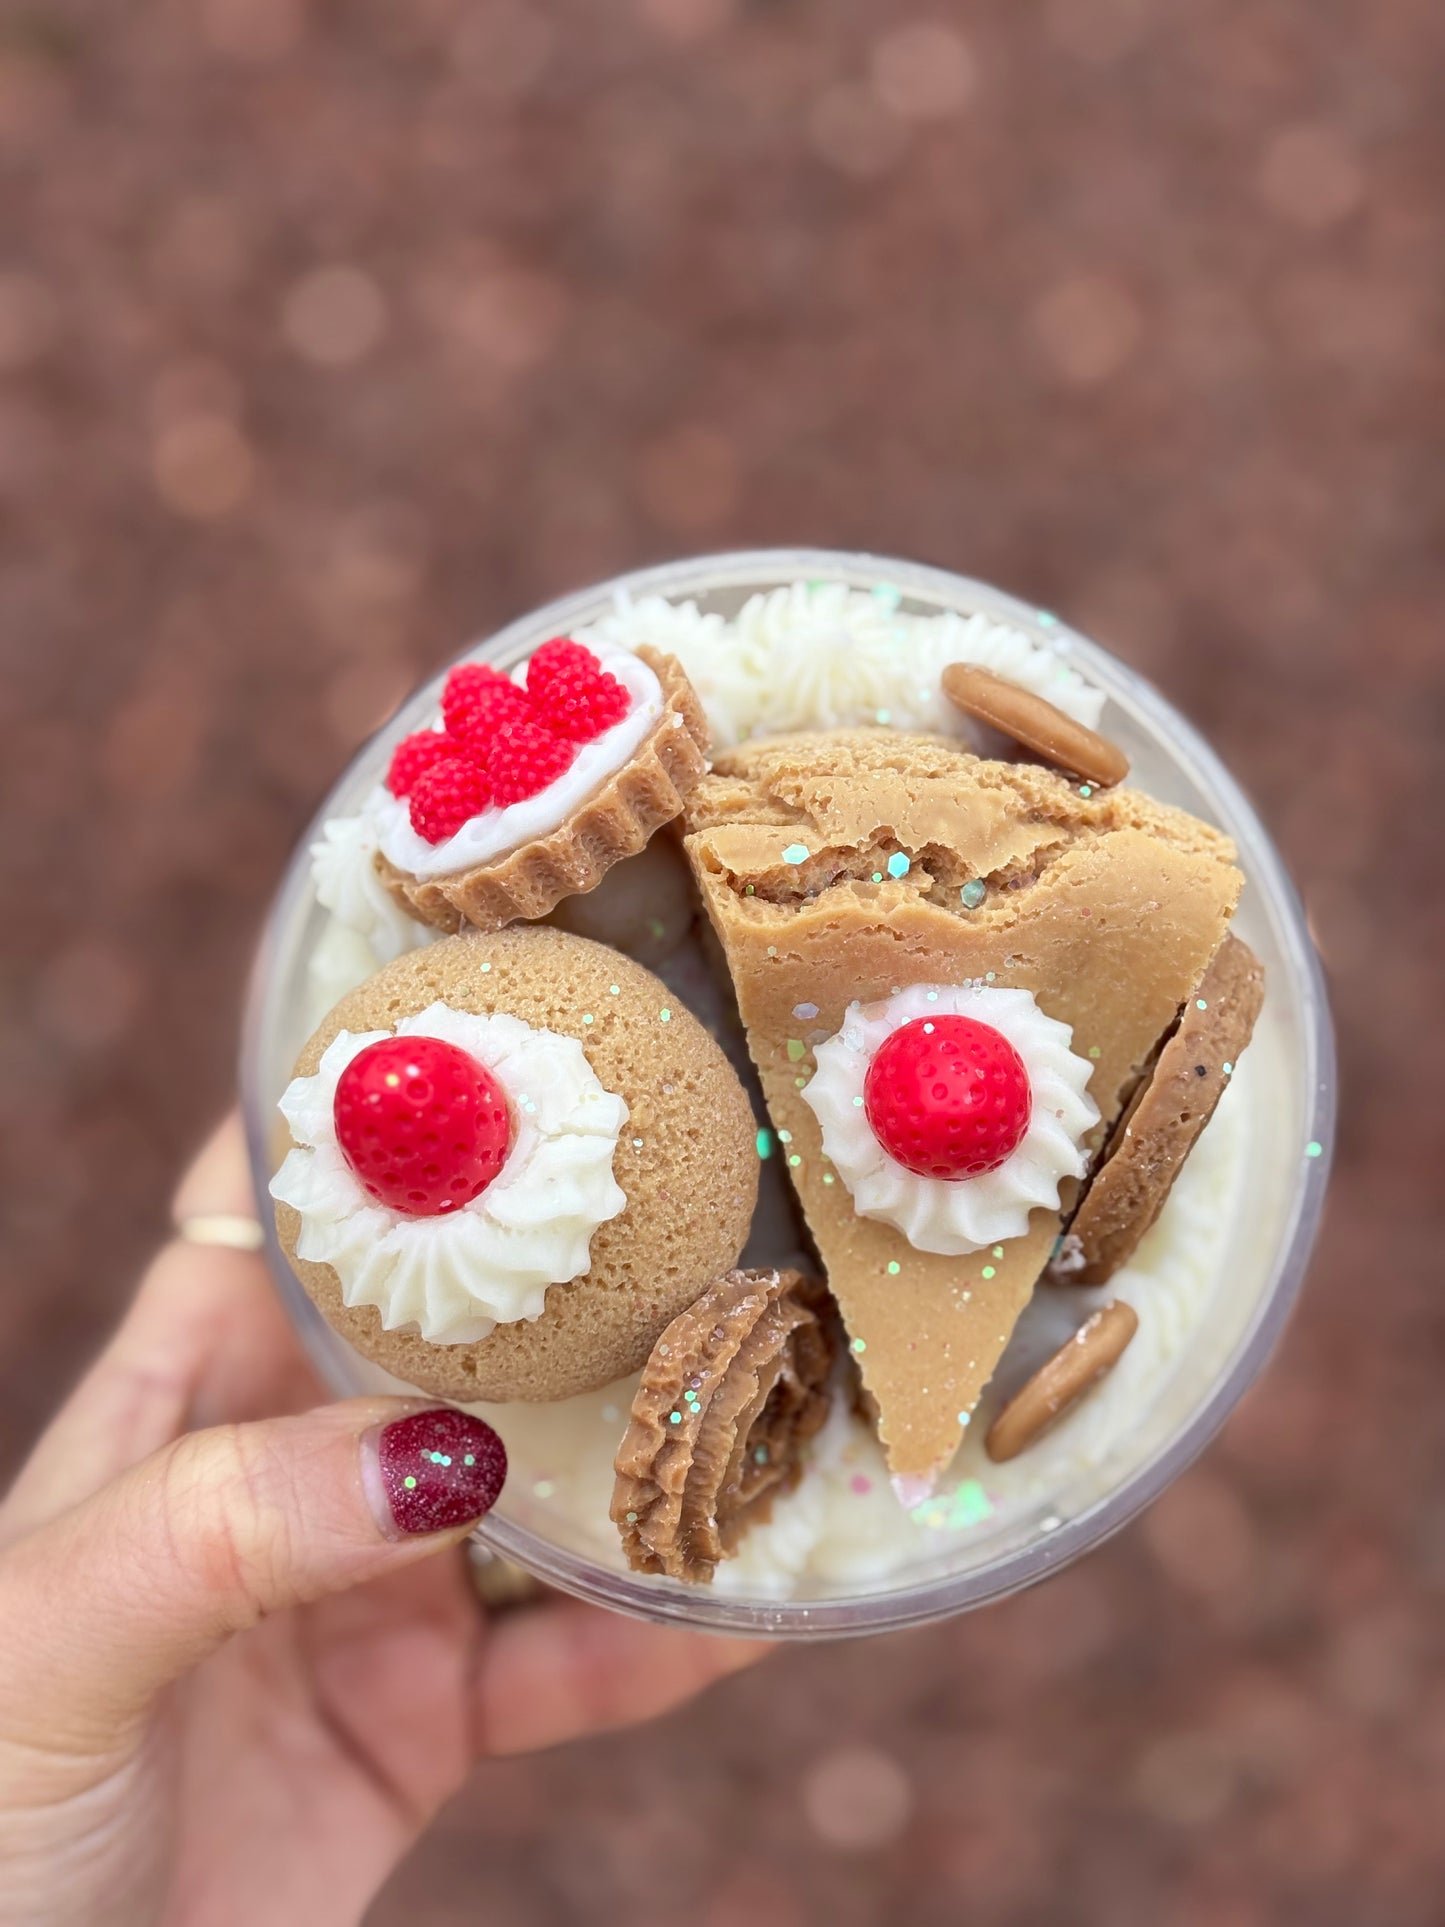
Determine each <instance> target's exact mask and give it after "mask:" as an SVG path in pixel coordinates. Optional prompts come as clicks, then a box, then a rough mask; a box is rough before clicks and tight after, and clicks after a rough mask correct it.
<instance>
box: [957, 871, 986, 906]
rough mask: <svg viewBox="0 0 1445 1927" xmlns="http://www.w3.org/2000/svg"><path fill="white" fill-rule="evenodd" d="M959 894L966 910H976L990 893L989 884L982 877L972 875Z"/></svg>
mask: <svg viewBox="0 0 1445 1927" xmlns="http://www.w3.org/2000/svg"><path fill="white" fill-rule="evenodd" d="M958 894H959V896H960V897H961V898H962V900H963V907H964V909H965V910H976V909H977V908H978V906H979V905H980V904H981V903H982V902H983V900H984V898H985V897H986V896H987V895H988V885H987V884H986V883H985V882H984V880H983V878H982V877H970V879H969V880H968V882H967V883H965V884H964V886H963V887H962V889H961V890H960V891H959V893H958Z"/></svg>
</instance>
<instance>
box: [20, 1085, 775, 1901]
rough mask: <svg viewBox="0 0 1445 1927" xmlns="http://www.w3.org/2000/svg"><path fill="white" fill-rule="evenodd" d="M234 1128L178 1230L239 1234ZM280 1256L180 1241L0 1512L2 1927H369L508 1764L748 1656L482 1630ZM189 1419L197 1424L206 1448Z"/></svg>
mask: <svg viewBox="0 0 1445 1927" xmlns="http://www.w3.org/2000/svg"><path fill="white" fill-rule="evenodd" d="M252 1208H253V1207H252V1202H251V1194H250V1189H249V1185H248V1180H247V1174H246V1167H245V1160H244V1156H243V1152H242V1146H241V1137H240V1132H239V1129H238V1128H237V1126H236V1125H235V1123H234V1122H232V1123H229V1124H227V1125H226V1126H225V1127H224V1129H223V1130H222V1131H221V1132H220V1133H219V1135H218V1136H217V1137H216V1138H215V1139H214V1140H213V1141H212V1143H211V1144H210V1145H209V1146H208V1147H207V1149H206V1150H205V1151H204V1152H203V1153H202V1155H201V1157H200V1159H199V1160H198V1162H197V1164H196V1165H195V1167H194V1168H193V1169H192V1171H191V1172H190V1174H189V1176H188V1177H187V1178H186V1180H185V1182H184V1184H183V1185H182V1187H181V1191H180V1194H179V1198H178V1200H177V1216H178V1218H180V1219H185V1218H187V1217H192V1216H199V1215H202V1214H212V1213H232V1214H240V1215H246V1214H249V1213H250V1212H251V1210H252ZM317 1397H318V1387H317V1385H316V1383H315V1381H314V1379H313V1378H312V1376H311V1373H310V1371H309V1369H308V1367H307V1365H306V1362H305V1360H304V1358H303V1357H302V1355H301V1353H300V1351H299V1350H298V1347H297V1345H296V1341H295V1339H294V1337H293V1335H292V1332H291V1329H290V1326H289V1324H288V1323H287V1320H286V1317H285V1315H284V1313H283V1312H282V1309H281V1307H280V1304H279V1302H278V1301H277V1298H276V1296H275V1294H274V1292H273V1291H272V1289H271V1287H270V1284H269V1281H268V1278H267V1274H266V1270H265V1266H264V1264H263V1262H262V1260H261V1259H260V1258H259V1257H258V1256H256V1255H254V1254H252V1253H248V1252H243V1251H237V1250H229V1249H225V1248H221V1247H217V1246H210V1245H204V1246H203V1245H196V1244H187V1243H180V1242H177V1243H174V1244H172V1245H170V1246H168V1247H167V1248H166V1249H165V1250H164V1251H163V1252H162V1253H161V1254H160V1256H159V1257H158V1258H157V1259H156V1261H155V1263H154V1264H153V1265H152V1267H151V1269H150V1271H149V1273H148V1274H147V1276H146V1279H145V1281H144V1283H143V1284H142V1286H141V1289H140V1292H139V1295H138V1296H137V1298H136V1301H135V1303H134V1304H133V1305H132V1307H131V1309H130V1312H129V1314H128V1315H127V1317H126V1319H125V1322H124V1324H123V1325H122V1326H121V1329H120V1331H119V1332H118V1333H117V1334H116V1336H115V1338H114V1339H113V1340H112V1341H111V1344H110V1345H109V1347H108V1348H107V1350H106V1351H105V1353H104V1355H103V1356H102V1357H101V1359H100V1360H99V1362H98V1363H97V1364H96V1365H95V1366H94V1368H93V1369H92V1370H91V1371H90V1373H89V1375H88V1376H87V1377H86V1378H85V1379H84V1381H83V1382H82V1383H81V1385H80V1387H79V1388H78V1390H77V1391H76V1392H75V1393H74V1394H73V1396H72V1397H71V1399H70V1401H69V1403H68V1404H67V1405H66V1406H65V1407H64V1409H63V1410H62V1411H61V1412H60V1414H59V1416H58V1417H57V1418H56V1419H55V1421H54V1422H53V1424H52V1425H51V1427H50V1429H49V1431H48V1432H47V1433H46V1434H45V1436H44V1437H43V1438H42V1439H41V1441H40V1443H39V1445H38V1446H37V1447H36V1449H35V1452H34V1454H33V1455H32V1457H31V1459H30V1461H29V1463H28V1464H27V1465H26V1467H25V1469H24V1470H23V1471H22V1472H21V1474H20V1477H19V1479H18V1480H17V1481H16V1484H15V1486H14V1489H13V1490H12V1492H11V1493H10V1495H9V1497H8V1499H7V1500H6V1501H5V1503H4V1505H3V1507H0V1922H6V1923H11V1922H22V1921H23V1922H26V1923H33V1922H41V1921H43V1922H44V1923H45V1927H71V1924H72V1923H74V1927H82V1924H83V1927H106V1923H112V1922H120V1923H124V1924H125V1927H140V1924H141V1923H150V1922H162V1923H170V1927H236V1924H237V1923H240V1922H247V1923H250V1922H258V1923H259V1922H262V1921H264V1922H265V1923H266V1927H291V1923H293V1922H294V1923H297V1924H298V1927H300V1923H305V1927H329V1924H330V1923H338V1927H340V1924H341V1923H347V1924H349V1923H354V1922H356V1921H357V1920H359V1919H360V1917H361V1915H362V1914H363V1912H364V1911H365V1908H366V1906H367V1903H368V1901H369V1900H370V1898H371V1896H372V1895H373V1894H374V1893H375V1892H376V1890H377V1888H379V1887H380V1886H381V1884H382V1882H383V1881H384V1880H385V1879H386V1877H387V1875H388V1874H389V1872H390V1871H391V1869H392V1867H393V1866H394V1865H395V1864H396V1862H397V1861H398V1860H399V1859H400V1858H401V1856H402V1855H403V1854H404V1853H405V1852H406V1850H407V1848H408V1847H409V1846H410V1845H411V1843H412V1841H413V1840H415V1839H416V1837H417V1835H418V1834H419V1833H420V1832H421V1831H422V1829H423V1828H424V1827H425V1826H426V1825H427V1823H428V1821H429V1820H430V1819H431V1817H432V1815H433V1814H434V1813H435V1812H436V1810H437V1808H438V1807H439V1806H440V1805H441V1803H442V1802H443V1801H444V1800H446V1799H447V1798H448V1797H449V1796H450V1795H451V1794H452V1793H453V1792H455V1791H456V1789H457V1788H458V1787H459V1786H460V1784H461V1782H462V1780H463V1779H464V1778H465V1776H466V1774H467V1771H468V1769H469V1768H470V1766H471V1765H472V1763H473V1762H474V1761H475V1760H477V1759H478V1758H480V1757H481V1756H483V1755H486V1754H498V1753H511V1752H517V1751H522V1750H525V1749H528V1748H533V1747H540V1746H548V1745H552V1744H554V1743H555V1742H557V1741H559V1740H565V1739H570V1738H572V1737H574V1736H575V1735H578V1734H583V1733H590V1732H596V1731H598V1730H601V1729H604V1728H607V1727H610V1726H618V1725H625V1724H627V1723H629V1722H631V1721H635V1720H641V1719H646V1718H648V1717H649V1716H650V1715H652V1714H655V1713H660V1712H662V1711H664V1710H665V1709H667V1708H668V1707H671V1706H675V1705H676V1704H677V1703H678V1702H679V1701H681V1700H684V1699H686V1698H687V1697H688V1696H689V1695H690V1694H692V1693H695V1692H697V1691H698V1690H699V1689H700V1688H702V1687H703V1686H705V1685H707V1683H708V1682H709V1681H710V1680H713V1679H716V1678H718V1677H719V1676H720V1675H722V1674H724V1673H728V1672H731V1671H733V1670H734V1669H735V1668H737V1667H739V1666H742V1665H745V1664H746V1663H747V1662H748V1661H749V1660H751V1659H754V1658H756V1657H757V1655H758V1653H759V1650H760V1649H759V1647H758V1646H757V1645H756V1644H754V1643H751V1642H745V1641H729V1640H721V1639H715V1638H711V1637H707V1636H703V1635H697V1634H688V1633H684V1632H680V1631H673V1630H664V1629H661V1628H655V1627H648V1626H645V1625H642V1624H640V1623H638V1622H636V1621H633V1620H629V1619H624V1618H621V1617H619V1616H617V1615H615V1614H611V1613H606V1612H602V1611H598V1610H596V1609H594V1608H590V1607H585V1606H581V1605H577V1604H574V1603H573V1602H571V1601H565V1600H556V1601H553V1602H551V1603H548V1604H545V1605H539V1606H536V1607H532V1608H527V1609H524V1610H521V1611H518V1612H515V1613H512V1614H509V1615H506V1616H504V1617H502V1618H500V1619H499V1620H497V1621H496V1622H494V1623H491V1624H489V1623H487V1621H486V1620H485V1619H484V1617H483V1615H482V1613H481V1612H480V1610H479V1608H478V1605H477V1602H476V1600H475V1598H474V1596H473V1595H472V1591H471V1587H470V1584H469V1581H468V1578H467V1574H466V1570H465V1564H464V1555H463V1554H462V1552H461V1551H460V1545H461V1541H462V1540H463V1538H464V1537H465V1535H466V1532H467V1530H468V1526H467V1524H466V1523H462V1524H458V1525H454V1526H452V1527H450V1529H448V1530H445V1531H441V1532H430V1533H427V1534H426V1535H425V1536H421V1537H417V1536H407V1535H406V1534H404V1533H402V1532H400V1531H399V1530H398V1528H397V1523H396V1520H395V1518H394V1516H392V1515H391V1514H390V1512H389V1509H388V1506H387V1504H386V1500H385V1493H384V1487H383V1481H382V1480H381V1479H380V1478H379V1477H378V1470H379V1464H380V1461H379V1457H378V1447H377V1439H378V1435H379V1431H380V1428H382V1427H384V1426H385V1425H386V1424H387V1423H389V1422H391V1421H393V1420H395V1419H396V1418H397V1417H398V1415H405V1414H407V1413H411V1412H414V1411H416V1410H417V1404H416V1402H415V1401H412V1402H407V1401H403V1400H394V1399H356V1400H352V1401H350V1402H349V1403H346V1404H341V1405H322V1406H320V1407H319V1408H315V1409H309V1410H308V1409H307V1407H308V1406H312V1407H314V1405H315V1401H316V1399H317ZM195 1427H206V1428H208V1429H205V1430H195V1429H192V1428H195Z"/></svg>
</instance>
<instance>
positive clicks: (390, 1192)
mask: <svg viewBox="0 0 1445 1927" xmlns="http://www.w3.org/2000/svg"><path fill="white" fill-rule="evenodd" d="M332 1115H333V1117H334V1119H335V1123H336V1141H337V1143H338V1144H339V1145H340V1146H341V1151H342V1154H343V1156H344V1157H345V1159H346V1162H347V1163H348V1164H349V1165H350V1166H351V1168H352V1170H353V1171H354V1172H355V1173H356V1175H357V1177H358V1178H359V1179H360V1180H361V1185H362V1189H363V1190H364V1191H365V1192H366V1193H367V1195H368V1196H369V1197H373V1198H375V1199H376V1201H377V1202H378V1203H379V1204H384V1205H387V1206H389V1207H390V1209H391V1210H393V1211H402V1212H405V1213H406V1214H407V1216H408V1217H413V1218H433V1217H437V1216H439V1215H440V1214H441V1213H443V1212H447V1211H458V1210H460V1209H461V1207H462V1206H463V1205H464V1204H470V1203H471V1201H472V1199H473V1198H475V1197H476V1196H478V1194H479V1193H481V1192H482V1191H485V1189H486V1188H487V1186H488V1185H489V1184H490V1183H491V1182H492V1180H493V1179H494V1178H495V1177H496V1175H497V1173H498V1172H499V1171H500V1170H501V1168H502V1166H503V1165H504V1164H505V1163H506V1160H507V1150H508V1146H509V1145H510V1143H511V1136H512V1119H511V1113H510V1112H509V1110H508V1109H507V1099H506V1095H505V1093H504V1092H503V1090H502V1087H501V1085H500V1084H499V1083H498V1082H497V1080H496V1079H495V1078H494V1077H493V1076H492V1074H491V1072H490V1071H489V1070H487V1069H486V1067H485V1066H484V1065H482V1064H479V1063H478V1062H477V1060H476V1058H474V1057H470V1056H468V1054H467V1053H466V1051H464V1050H458V1049H457V1047H456V1045H455V1044H445V1043H443V1042H442V1040H441V1039H440V1038H439V1037H384V1038H382V1040H381V1041H380V1042H379V1043H376V1044H368V1045H367V1047H366V1049H365V1050H363V1051H359V1052H358V1053H357V1055H356V1056H355V1057H353V1058H352V1060H351V1062H350V1063H349V1064H348V1065H347V1067H346V1069H345V1070H344V1071H343V1072H342V1073H341V1076H340V1078H339V1079H338V1080H337V1085H336V1101H335V1104H334V1106H333V1110H332Z"/></svg>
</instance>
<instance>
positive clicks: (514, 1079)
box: [271, 1003, 627, 1345]
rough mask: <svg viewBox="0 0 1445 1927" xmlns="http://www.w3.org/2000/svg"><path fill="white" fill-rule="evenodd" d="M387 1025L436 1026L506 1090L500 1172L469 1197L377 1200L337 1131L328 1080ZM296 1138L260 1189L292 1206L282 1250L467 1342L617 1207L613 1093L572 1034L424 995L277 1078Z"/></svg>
mask: <svg viewBox="0 0 1445 1927" xmlns="http://www.w3.org/2000/svg"><path fill="white" fill-rule="evenodd" d="M393 1034H396V1035H400V1036H404V1037H437V1038H440V1039H441V1040H442V1042H443V1043H447V1044H454V1045H455V1046H456V1047H457V1049H458V1050H463V1051H465V1052H466V1053H467V1054H468V1055H469V1056H471V1057H474V1058H476V1060H477V1061H478V1062H479V1063H481V1064H484V1065H485V1066H486V1068H487V1069H488V1070H489V1071H490V1072H491V1073H492V1075H493V1076H494V1077H495V1078H496V1080H497V1082H498V1083H499V1084H500V1085H501V1086H502V1088H503V1090H504V1091H505V1092H506V1094H507V1097H508V1100H509V1102H510V1106H511V1112H512V1121H513V1130H514V1136H513V1140H512V1146H511V1149H510V1151H509V1152H508V1153H507V1160H506V1162H505V1164H503V1166H502V1168H501V1170H500V1172H499V1173H498V1174H497V1176H496V1177H495V1178H494V1179H493V1180H492V1182H491V1183H490V1184H489V1185H488V1186H487V1188H486V1189H485V1190H484V1191H482V1192H481V1193H480V1194H479V1195H478V1196H477V1197H475V1198H473V1199H472V1201H471V1202H470V1204H466V1205H463V1206H462V1208H461V1210H460V1211H456V1212H452V1213H448V1214H445V1215H441V1216H436V1217H409V1216H407V1215H406V1214H405V1213H403V1212H400V1211H393V1210H391V1209H390V1208H389V1207H388V1206H386V1205H384V1204H379V1203H378V1202H377V1201H376V1199H375V1198H372V1197H370V1196H369V1195H368V1194H367V1192H366V1191H364V1190H363V1189H362V1186H361V1182H360V1180H359V1179H358V1178H357V1176H356V1174H355V1172H354V1171H353V1170H352V1168H351V1166H350V1164H348V1162H347V1161H346V1158H345V1156H344V1154H343V1152H342V1150H341V1147H340V1146H339V1144H338V1143H337V1141H336V1124H335V1118H334V1107H335V1103H336V1086H337V1083H338V1081H339V1079H340V1077H341V1073H342V1072H343V1071H344V1070H345V1069H346V1066H347V1065H348V1064H349V1063H350V1062H351V1060H352V1059H353V1058H354V1057H356V1056H357V1055H358V1054H359V1053H360V1052H361V1051H363V1050H365V1049H366V1048H367V1046H368V1045H369V1044H375V1043H378V1042H380V1040H381V1039H382V1038H384V1037H390V1036H392V1035H393ZM281 1111H282V1114H283V1115H284V1117H285V1119H286V1122H287V1123H288V1124H289V1125H290V1126H291V1135H292V1137H293V1138H294V1139H295V1140H296V1147H295V1148H294V1149H293V1150H291V1151H290V1152H289V1153H288V1154H287V1157H286V1160H285V1162H284V1163H283V1164H282V1166H281V1169H280V1170H279V1171H278V1172H277V1173H276V1175H275V1177H274V1178H273V1179H272V1180H271V1195H272V1197H274V1198H277V1199H279V1200H280V1201H281V1203H283V1204H289V1205H290V1206H291V1207H292V1208H293V1209H294V1210H295V1211H296V1212H297V1213H298V1215H299V1216H300V1219H301V1231H300V1235H299V1237H298V1238H297V1241H296V1254H297V1256H298V1257H300V1258H304V1259H307V1260H308V1261H309V1262H311V1263H313V1264H324V1265H330V1266H331V1268H332V1270H333V1271H335V1273H336V1275H337V1277H338V1278H339V1279H340V1280H341V1295H342V1298H343V1300H344V1302H345V1303H346V1304H347V1305H349V1306H351V1307H352V1308H355V1307H356V1306H358V1305H374V1306H375V1307H376V1309H377V1310H378V1311H379V1312H380V1313H381V1322H382V1324H383V1326H384V1327H385V1329H386V1330H387V1331H398V1330H402V1329H407V1328H413V1329H416V1330H418V1331H420V1333H421V1335H422V1337H423V1338H424V1339H426V1340H428V1342H429V1343H431V1344H434V1345H469V1344H473V1343H475V1342H476V1341H477V1340H478V1339H481V1338H485V1337H486V1336H487V1334H488V1333H489V1332H491V1331H492V1330H494V1328H495V1327H496V1326H497V1325H499V1324H511V1323H513V1322H514V1321H515V1320H517V1319H519V1318H540V1317H541V1315H542V1312H543V1310H544V1309H545V1305H546V1296H547V1288H548V1286H549V1285H563V1284H567V1283H569V1282H570V1281H571V1280H572V1279H573V1278H579V1277H581V1276H582V1275H583V1274H584V1273H585V1272H586V1271H587V1270H588V1269H589V1268H590V1266H591V1262H592V1260H591V1251H590V1246H591V1242H592V1236H593V1233H594V1232H595V1231H596V1230H597V1228H598V1227H599V1225H603V1224H605V1223H606V1222H607V1221H608V1219H609V1218H615V1217H616V1216H617V1215H618V1213H619V1212H621V1211H622V1210H624V1209H625V1208H626V1204H627V1199H626V1197H625V1195H624V1194H623V1192H622V1190H621V1189H620V1187H619V1186H618V1184H617V1183H616V1181H615V1179H614V1178H613V1175H612V1158H613V1153H614V1151H615V1150H616V1147H617V1139H618V1135H619V1133H620V1132H621V1130H622V1127H623V1125H624V1124H625V1123H626V1122H627V1105H626V1103H625V1102H624V1101H623V1099H622V1098H620V1097H618V1096H617V1095H615V1093H613V1092H611V1091H608V1090H605V1089H604V1088H603V1086H602V1084H601V1082H600V1081H599V1079H598V1077H597V1073H596V1072H595V1071H594V1070H593V1068H592V1066H591V1065H590V1064H589V1063H588V1061H587V1057H586V1053H585V1052H584V1051H583V1049H582V1046H581V1044H580V1043H578V1041H577V1039H576V1038H575V1037H563V1036H560V1035H559V1034H558V1033H557V1032H556V1031H552V1030H542V1029H537V1028H534V1027H533V1026H532V1025H530V1024H525V1023H523V1022H522V1020H521V1019H520V1018H518V1017H511V1016H508V1015H507V1014H506V1013H504V1012H498V1013H496V1014H495V1015H493V1016H490V1017H484V1016H477V1015H475V1014H474V1013H472V1012H470V1011H463V1010H453V1009H452V1008H451V1006H450V1005H449V1004H444V1003H435V1004H432V1005H430V1006H429V1008H428V1009H426V1010H424V1011H421V1012H420V1013H419V1014H418V1015H417V1016H415V1017H404V1018H403V1019H402V1020H401V1022H400V1023H399V1024H398V1025H397V1027H396V1032H395V1033H393V1032H391V1031H385V1030H369V1031H360V1032H357V1031H348V1030H343V1031H341V1032H340V1033H339V1034H338V1035H337V1037H336V1038H334V1039H333V1041H332V1042H331V1044H330V1045H328V1047H327V1049H326V1052H325V1055H324V1056H323V1057H322V1059H321V1063H320V1067H319V1068H318V1070H317V1072H316V1075H315V1076H314V1077H298V1078H295V1079H293V1080H292V1082H291V1083H290V1084H289V1085H288V1086H287V1089H286V1093H285V1095H284V1096H283V1097H282V1099H281Z"/></svg>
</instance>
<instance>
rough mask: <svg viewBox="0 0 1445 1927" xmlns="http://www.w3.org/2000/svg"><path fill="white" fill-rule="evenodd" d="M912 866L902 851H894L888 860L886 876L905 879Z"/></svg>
mask: <svg viewBox="0 0 1445 1927" xmlns="http://www.w3.org/2000/svg"><path fill="white" fill-rule="evenodd" d="M911 868H912V865H911V864H910V863H909V861H908V858H907V857H906V856H905V855H904V854H903V852H902V850H895V851H894V853H893V855H892V856H890V857H889V859H888V874H889V876H891V877H906V876H907V875H908V872H909V870H910V869H911Z"/></svg>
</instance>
